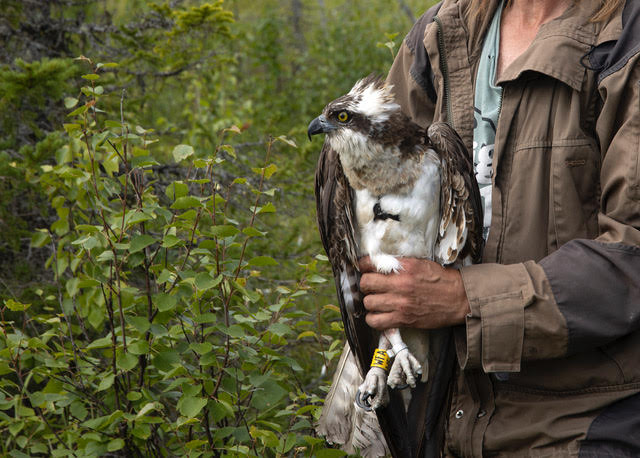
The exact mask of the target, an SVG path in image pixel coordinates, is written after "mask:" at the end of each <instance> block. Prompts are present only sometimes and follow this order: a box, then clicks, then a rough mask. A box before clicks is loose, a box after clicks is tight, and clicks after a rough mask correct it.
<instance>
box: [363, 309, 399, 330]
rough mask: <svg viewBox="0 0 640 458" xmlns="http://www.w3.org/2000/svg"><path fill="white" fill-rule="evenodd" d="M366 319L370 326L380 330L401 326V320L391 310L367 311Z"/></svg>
mask: <svg viewBox="0 0 640 458" xmlns="http://www.w3.org/2000/svg"><path fill="white" fill-rule="evenodd" d="M365 320H366V321H367V324H368V325H369V326H371V327H372V328H373V329H377V330H379V331H383V330H385V329H389V328H398V327H400V321H399V320H398V318H397V316H396V314H395V313H391V312H384V313H367V316H366V317H365Z"/></svg>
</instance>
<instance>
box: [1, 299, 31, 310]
mask: <svg viewBox="0 0 640 458" xmlns="http://www.w3.org/2000/svg"><path fill="white" fill-rule="evenodd" d="M4 305H6V306H7V308H8V309H9V310H11V311H12V312H24V311H25V310H27V309H28V308H29V307H31V304H23V303H22V302H18V301H14V300H13V299H7V300H5V301H4Z"/></svg>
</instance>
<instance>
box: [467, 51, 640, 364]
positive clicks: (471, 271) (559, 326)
mask: <svg viewBox="0 0 640 458" xmlns="http://www.w3.org/2000/svg"><path fill="white" fill-rule="evenodd" d="M599 91H600V95H601V97H602V100H603V107H602V110H601V113H600V115H599V117H598V120H597V123H596V131H597V134H598V139H599V142H600V148H601V152H602V153H601V157H602V162H601V170H600V189H601V193H600V213H599V214H598V224H599V233H600V235H599V236H598V237H597V238H596V239H595V240H583V239H577V240H573V241H570V242H568V243H566V244H565V245H563V246H562V247H561V248H560V249H559V250H557V251H556V252H554V253H552V254H550V255H549V256H547V257H545V258H544V259H542V260H541V261H540V262H537V263H536V262H533V261H530V262H524V263H520V264H512V265H498V264H481V265H475V266H469V267H464V268H462V269H461V273H462V278H463V283H464V286H465V290H466V293H467V297H468V299H469V303H470V306H471V313H470V314H469V315H468V316H467V319H466V325H465V326H459V327H458V328H456V331H455V333H456V350H457V353H458V361H459V363H460V365H461V367H462V368H464V369H467V368H480V367H481V368H482V369H483V370H484V371H485V372H518V371H520V367H521V363H522V361H527V360H537V359H547V358H557V357H564V356H568V355H571V354H575V353H578V352H582V351H586V350H589V349H593V348H595V347H599V346H602V345H605V344H607V343H609V342H613V341H614V340H617V339H619V338H621V337H623V336H625V335H628V334H630V333H632V332H635V331H638V330H640V154H639V149H640V47H639V48H638V49H636V50H635V54H633V55H632V56H631V57H629V56H627V59H626V61H625V62H624V65H621V66H620V67H619V68H618V69H617V70H616V71H615V72H610V73H609V74H608V75H607V76H606V77H605V78H604V79H602V81H601V82H600V85H599ZM595 185H596V184H594V186H595Z"/></svg>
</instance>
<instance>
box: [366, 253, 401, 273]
mask: <svg viewBox="0 0 640 458" xmlns="http://www.w3.org/2000/svg"><path fill="white" fill-rule="evenodd" d="M371 261H372V262H373V265H374V266H376V270H377V271H378V272H380V273H381V274H390V273H394V274H397V273H398V272H399V271H401V270H402V264H400V261H399V260H398V258H396V257H395V256H391V255H390V254H377V255H371Z"/></svg>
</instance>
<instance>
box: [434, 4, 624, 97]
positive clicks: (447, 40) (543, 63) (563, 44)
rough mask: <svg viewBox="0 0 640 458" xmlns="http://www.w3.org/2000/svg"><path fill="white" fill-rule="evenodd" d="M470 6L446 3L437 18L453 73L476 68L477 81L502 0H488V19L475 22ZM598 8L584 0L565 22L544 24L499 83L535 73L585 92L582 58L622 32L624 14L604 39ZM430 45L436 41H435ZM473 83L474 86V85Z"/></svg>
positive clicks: (568, 13)
mask: <svg viewBox="0 0 640 458" xmlns="http://www.w3.org/2000/svg"><path fill="white" fill-rule="evenodd" d="M469 3H470V2H469V0H445V2H444V4H443V6H442V8H441V9H440V12H439V13H438V18H439V19H440V21H441V24H442V28H443V34H444V36H443V38H444V40H443V42H444V51H445V53H446V55H447V60H448V66H449V72H450V73H455V72H456V71H457V70H459V68H460V67H464V66H466V67H469V66H471V67H472V68H473V75H471V74H470V75H469V77H470V78H472V77H474V76H475V70H476V68H477V61H478V59H479V57H480V53H481V51H482V45H483V41H484V36H485V34H486V30H487V28H488V27H489V24H490V22H491V19H492V18H493V14H494V13H495V10H496V8H497V7H498V6H499V5H500V0H488V7H489V14H487V15H485V17H484V18H480V19H479V20H477V21H473V22H467V21H466V19H465V18H466V15H467V11H468V9H469ZM599 5H600V2H599V0H581V1H580V2H579V3H578V4H575V5H573V6H571V7H569V9H568V10H567V11H566V12H565V13H564V14H562V15H561V16H560V17H558V18H556V19H554V20H552V21H550V22H548V23H546V24H544V25H543V26H542V27H541V28H540V31H539V32H538V34H537V36H536V38H535V39H534V41H533V43H532V44H531V46H530V47H529V48H528V49H527V50H526V51H525V52H524V53H523V54H522V55H521V56H520V57H519V58H517V59H516V60H515V61H514V62H513V63H512V64H511V65H510V66H509V67H508V68H507V70H506V71H505V73H504V74H503V76H502V78H501V79H500V81H498V83H505V82H508V81H512V80H515V79H517V78H519V77H520V76H521V75H523V74H524V73H528V72H535V73H542V74H545V75H548V76H551V77H553V78H556V79H558V80H560V81H562V82H563V83H565V84H567V85H569V86H570V87H571V88H573V89H575V90H580V88H581V87H582V83H583V81H584V76H585V68H584V67H583V66H582V65H580V62H581V59H582V57H583V56H584V55H585V54H586V53H587V52H588V51H589V50H590V49H591V48H592V47H593V46H595V45H597V44H599V43H600V42H602V41H605V40H607V39H611V38H610V37H609V36H611V37H613V36H617V35H616V34H619V32H620V30H621V24H620V17H619V15H618V16H617V17H616V18H614V19H613V21H612V23H611V24H610V25H608V26H607V27H605V30H604V31H606V33H603V34H600V31H601V30H602V25H601V24H594V23H591V22H589V18H590V17H591V15H592V14H593V13H594V11H595V10H596V9H597V8H598V7H599ZM430 29H433V27H432V28H427V34H426V35H425V46H427V38H428V34H429V32H430ZM431 31H432V32H433V30H431ZM604 31H603V32H604ZM600 35H604V36H600ZM431 43H435V42H434V41H433V40H431ZM549 49H553V50H554V54H553V56H550V55H549V53H548V50H549ZM427 51H429V48H428V47H427ZM430 55H431V53H430ZM469 82H470V83H471V85H472V86H473V80H472V81H469Z"/></svg>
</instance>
